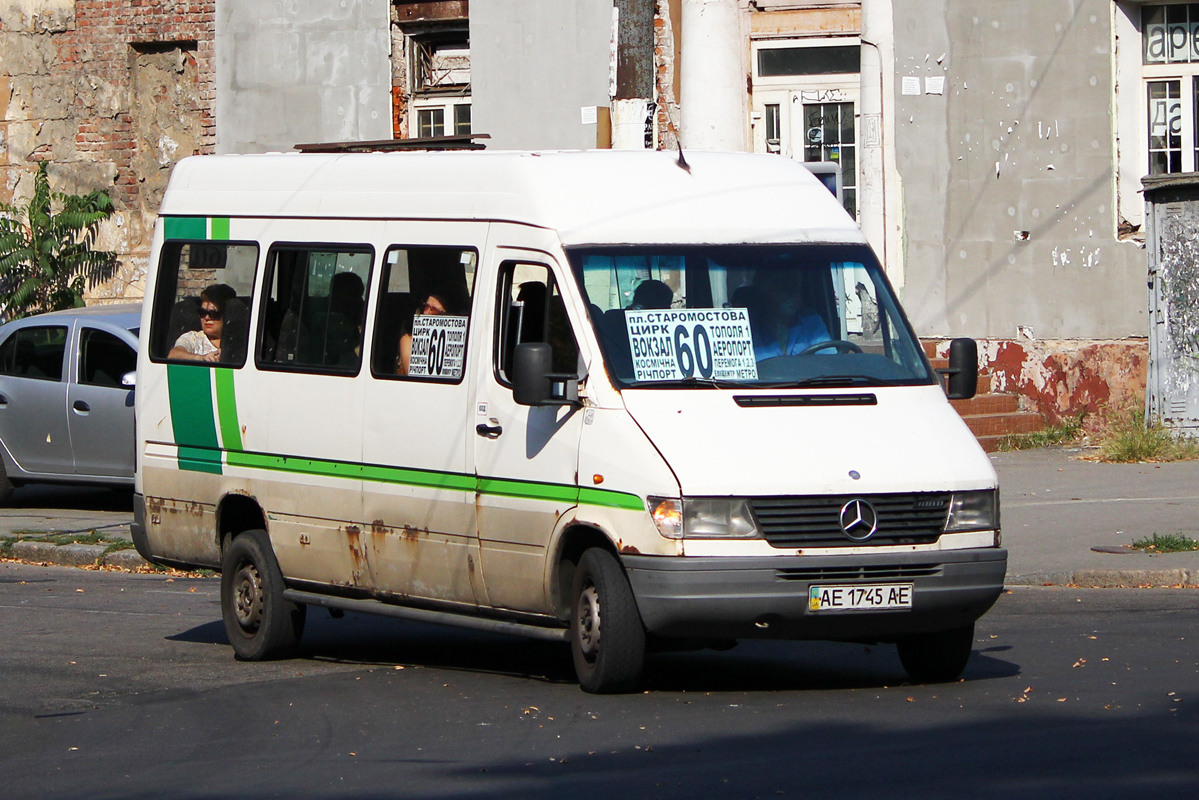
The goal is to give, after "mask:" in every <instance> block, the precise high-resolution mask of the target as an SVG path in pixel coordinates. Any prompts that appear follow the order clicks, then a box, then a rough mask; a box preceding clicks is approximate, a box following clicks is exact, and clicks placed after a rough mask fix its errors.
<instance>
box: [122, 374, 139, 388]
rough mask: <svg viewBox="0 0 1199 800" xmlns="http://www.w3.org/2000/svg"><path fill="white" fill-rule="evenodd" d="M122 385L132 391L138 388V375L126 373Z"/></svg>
mask: <svg viewBox="0 0 1199 800" xmlns="http://www.w3.org/2000/svg"><path fill="white" fill-rule="evenodd" d="M121 385H122V386H128V387H129V388H130V389H132V388H133V387H134V386H137V373H136V372H126V373H125V374H124V375H122V376H121Z"/></svg>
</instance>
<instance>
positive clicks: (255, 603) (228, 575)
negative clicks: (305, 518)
mask: <svg viewBox="0 0 1199 800" xmlns="http://www.w3.org/2000/svg"><path fill="white" fill-rule="evenodd" d="M306 611H307V606H304V605H299V604H297V603H292V602H290V601H288V600H284V599H283V573H282V572H280V571H279V563H278V562H277V561H275V554H274V551H273V550H272V549H271V540H270V539H269V538H268V537H267V535H266V531H262V530H256V531H246V532H245V533H242V534H240V535H238V536H236V537H235V538H234V539H233V541H232V542H230V543H229V546H228V547H227V548H225V554H224V556H222V558H221V616H222V617H223V618H224V621H225V634H226V635H227V636H228V637H229V643H230V644H232V645H233V652H234V653H235V654H236V655H237V657H238V658H240V659H243V660H246V661H265V660H267V659H271V658H280V657H284V656H288V655H291V654H292V653H293V652H294V651H295V649H296V647H297V645H298V644H299V641H300V636H301V635H302V634H303V633H304V620H305V618H306V616H307V614H306Z"/></svg>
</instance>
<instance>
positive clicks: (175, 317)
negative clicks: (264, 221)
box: [149, 241, 258, 367]
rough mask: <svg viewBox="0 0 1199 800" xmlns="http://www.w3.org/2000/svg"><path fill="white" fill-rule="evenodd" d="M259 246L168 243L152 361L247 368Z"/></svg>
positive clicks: (160, 281)
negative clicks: (165, 360) (251, 308)
mask: <svg viewBox="0 0 1199 800" xmlns="http://www.w3.org/2000/svg"><path fill="white" fill-rule="evenodd" d="M257 265H258V245H256V244H252V243H235V242H219V241H217V242H214V241H190V242H189V241H168V242H166V243H165V244H163V246H162V253H161V256H160V258H159V273H158V285H157V289H156V291H155V294H154V317H153V320H152V322H151V328H150V342H149V344H150V357H151V358H152V359H154V360H156V361H157V360H163V359H171V360H178V361H199V362H201V363H220V364H222V365H224V366H234V367H240V366H241V365H243V364H245V363H246V352H247V350H248V347H247V344H248V342H249V337H250V307H251V300H252V295H253V291H254V272H255V269H256V268H257Z"/></svg>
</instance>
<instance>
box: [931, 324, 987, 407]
mask: <svg viewBox="0 0 1199 800" xmlns="http://www.w3.org/2000/svg"><path fill="white" fill-rule="evenodd" d="M937 372H939V373H941V374H942V375H944V376H945V378H946V380H945V394H946V395H947V396H948V397H949V399H950V400H969V399H970V398H971V397H974V392H975V391H976V389H977V388H978V344H977V343H975V341H974V340H973V339H954V340H953V341H952V342H950V343H949V368H948V369H940V370H937Z"/></svg>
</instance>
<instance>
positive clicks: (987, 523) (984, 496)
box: [945, 489, 999, 533]
mask: <svg viewBox="0 0 1199 800" xmlns="http://www.w3.org/2000/svg"><path fill="white" fill-rule="evenodd" d="M995 530H999V493H998V492H997V491H995V490H994V489H986V490H984V491H981V492H954V493H953V499H952V500H950V501H949V518H948V519H947V520H946V521H945V532H946V533H959V532H961V531H995Z"/></svg>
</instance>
